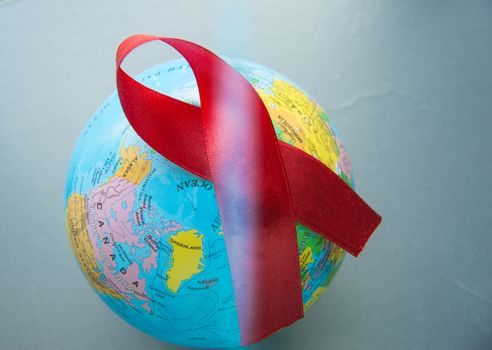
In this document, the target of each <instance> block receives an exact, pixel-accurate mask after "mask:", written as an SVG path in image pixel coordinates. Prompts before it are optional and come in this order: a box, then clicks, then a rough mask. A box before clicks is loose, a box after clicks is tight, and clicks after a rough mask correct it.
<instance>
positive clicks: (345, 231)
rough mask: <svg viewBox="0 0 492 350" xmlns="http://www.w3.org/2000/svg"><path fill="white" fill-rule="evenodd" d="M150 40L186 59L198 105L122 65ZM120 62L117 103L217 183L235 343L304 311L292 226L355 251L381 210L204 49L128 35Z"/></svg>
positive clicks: (155, 143)
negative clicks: (280, 134) (291, 136)
mask: <svg viewBox="0 0 492 350" xmlns="http://www.w3.org/2000/svg"><path fill="white" fill-rule="evenodd" d="M154 40H160V41H162V42H164V43H167V44H168V45H170V46H171V47H173V48H174V49H175V50H177V51H178V52H179V53H180V54H181V55H182V56H183V57H184V58H185V60H186V61H187V62H188V63H189V65H190V67H191V69H192V70H193V73H194V75H195V78H196V81H197V86H198V90H199V95H200V105H201V107H196V106H193V105H190V104H187V103H184V102H182V101H179V100H176V99H174V98H171V97H169V96H166V95H163V94H160V93H158V92H156V91H154V90H152V89H149V88H147V87H145V86H144V85H142V84H140V83H138V82H137V81H135V80H134V79H133V78H131V77H130V76H129V75H128V74H127V73H125V71H123V69H122V68H121V63H122V61H123V59H124V58H125V57H126V56H127V55H128V54H129V53H130V51H132V50H133V49H134V48H136V47H137V46H140V45H142V44H144V43H146V42H149V41H154ZM116 66H117V72H116V78H117V88H118V94H119V97H120V101H121V105H122V107H123V110H124V112H125V115H126V117H127V119H128V121H129V122H130V124H131V126H132V127H133V128H134V129H135V131H136V132H137V134H138V135H139V136H140V137H142V139H143V140H144V141H145V142H147V143H148V144H149V145H150V146H151V147H153V148H154V149H155V150H156V151H157V152H159V153H160V154H161V155H163V156H164V157H166V158H167V159H169V160H170V161H172V162H173V163H175V164H177V165H179V166H180V167H182V168H184V169H186V170H188V171H190V172H192V173H194V174H196V175H198V176H200V177H202V178H205V179H207V180H210V181H212V182H213V183H214V186H215V193H216V197H217V202H218V206H219V211H220V215H221V219H222V225H223V230H224V237H225V241H226V247H227V255H228V258H229V264H230V269H231V274H232V280H233V285H234V294H235V299H236V305H237V310H238V317H239V325H240V335H241V344H242V345H248V344H252V343H255V342H257V341H259V340H262V339H264V338H266V337H268V336H269V335H271V334H272V333H274V332H276V331H277V330H279V329H281V328H283V327H286V326H288V325H290V324H291V323H293V322H295V321H296V320H298V319H300V318H302V317H303V303H302V290H301V279H300V270H299V253H298V248H297V238H296V230H295V223H296V222H300V223H302V224H303V225H305V226H307V227H309V228H311V229H312V230H314V231H315V232H317V233H318V234H320V235H322V236H323V237H325V238H326V239H328V240H330V241H332V242H334V243H336V244H337V245H339V246H340V247H342V248H343V249H345V250H346V251H348V252H349V253H351V254H352V255H355V256H357V255H358V254H359V253H360V251H361V250H362V249H363V247H364V245H365V244H366V242H367V240H368V239H369V237H370V235H371V234H372V233H373V231H374V230H375V229H376V227H377V226H378V225H379V223H380V221H381V217H380V216H379V215H378V214H377V213H376V212H375V211H374V210H372V209H371V208H370V207H369V206H368V205H367V204H366V203H365V202H364V201H363V200H362V199H361V198H360V197H359V196H358V195H357V194H356V193H355V192H354V191H353V190H352V189H351V188H350V187H349V186H348V185H346V184H345V182H344V181H343V180H341V179H340V178H339V177H338V176H337V175H336V174H335V173H333V172H332V171H331V170H330V169H329V168H327V167H326V166H325V165H324V164H322V163H321V162H319V161H318V160H316V159H315V158H313V157H311V156H310V155H308V154H306V153H304V152H303V151H301V150H298V149H297V148H295V147H292V146H290V145H288V144H287V143H285V142H282V141H279V140H277V138H276V135H275V131H274V128H273V125H272V122H271V120H270V117H269V114H268V111H267V109H266V108H265V106H264V105H263V102H262V101H261V99H260V97H259V96H258V94H257V93H256V91H255V90H254V88H253V87H252V86H251V85H250V84H249V83H248V82H247V80H245V79H244V78H243V77H242V76H241V75H240V74H239V73H238V72H236V71H235V70H234V69H233V68H232V67H231V66H229V65H228V64H227V63H226V62H224V61H223V60H222V59H221V58H220V57H218V56H217V55H215V54H214V53H212V52H210V51H209V50H207V49H205V48H203V47H201V46H199V45H196V44H194V43H191V42H188V41H184V40H181V39H173V38H163V37H155V36H149V35H134V36H131V37H129V38H128V39H126V40H124V41H123V42H122V43H121V45H120V46H119V48H118V52H117V55H116Z"/></svg>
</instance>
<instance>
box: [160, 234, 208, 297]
mask: <svg viewBox="0 0 492 350" xmlns="http://www.w3.org/2000/svg"><path fill="white" fill-rule="evenodd" d="M169 243H170V244H171V245H172V247H173V253H172V256H171V258H172V266H171V268H170V269H169V271H168V272H167V278H168V279H167V287H168V288H169V290H171V291H173V292H174V293H176V292H177V291H178V289H179V287H180V286H181V283H182V282H183V281H185V280H187V279H190V278H191V276H193V275H194V274H196V273H199V272H201V271H202V270H203V264H202V259H203V245H202V244H203V234H201V235H198V231H197V230H189V231H180V232H178V233H177V234H176V235H174V236H171V237H170V238H169Z"/></svg>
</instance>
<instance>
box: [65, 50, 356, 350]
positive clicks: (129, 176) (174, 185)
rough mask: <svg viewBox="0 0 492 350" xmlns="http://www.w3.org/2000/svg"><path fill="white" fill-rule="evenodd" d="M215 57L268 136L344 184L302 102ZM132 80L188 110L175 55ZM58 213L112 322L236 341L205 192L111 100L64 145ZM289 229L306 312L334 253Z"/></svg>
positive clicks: (290, 90) (187, 72) (178, 336)
mask: <svg viewBox="0 0 492 350" xmlns="http://www.w3.org/2000/svg"><path fill="white" fill-rule="evenodd" d="M225 60H226V61H227V62H228V63H229V64H230V65H232V66H233V67H234V68H235V69H236V70H237V71H238V72H239V73H240V74H241V75H243V76H244V77H245V78H246V79H247V80H248V81H249V83H250V84H252V86H253V87H254V88H255V90H256V91H257V93H258V94H259V96H260V97H261V99H262V100H263V102H264V104H265V106H266V107H267V109H268V112H269V114H270V117H271V119H272V122H273V125H274V128H275V131H276V134H277V137H278V139H280V140H282V141H285V142H287V143H289V144H291V145H293V146H295V147H297V148H300V149H302V150H303V151H304V152H306V153H308V154H310V155H311V156H313V157H315V158H317V159H318V160H320V161H321V162H322V163H324V164H325V165H326V166H327V167H329V168H330V169H331V170H332V171H334V172H335V173H336V174H337V175H338V176H339V177H341V178H342V179H343V180H344V181H345V182H346V183H348V184H349V185H350V186H352V187H353V186H354V183H353V179H352V174H351V167H350V162H349V159H348V157H347V154H346V152H345V150H344V147H343V145H342V143H341V142H340V139H339V137H338V135H337V133H336V131H335V127H334V125H333V122H332V121H331V120H330V119H329V117H328V116H327V115H326V114H325V112H324V111H323V109H322V108H321V107H320V106H319V105H318V104H317V103H316V102H315V101H314V100H313V99H312V98H310V97H309V96H308V95H307V94H306V93H305V92H304V91H303V90H302V89H301V88H300V87H298V86H297V85H295V84H294V83H293V82H291V81H290V80H289V79H288V78H286V77H284V76H282V75H281V74H279V73H277V72H275V71H273V70H271V69H269V68H267V67H264V66H261V65H258V64H255V63H251V62H247V61H244V60H236V59H234V60H232V59H227V58H226V59H225ZM138 80H139V81H140V82H142V83H143V84H144V85H146V86H148V87H150V88H152V89H154V90H156V91H159V92H161V93H164V94H166V95H169V96H172V97H174V98H177V99H180V100H182V101H185V102H187V103H191V104H194V105H199V94H198V89H197V86H196V81H195V79H194V76H193V73H192V70H191V68H190V66H189V65H188V64H187V63H186V61H184V60H176V61H171V62H167V63H164V64H161V65H158V66H156V67H153V68H151V69H149V70H147V71H145V72H144V73H142V74H141V75H139V77H138ZM177 117H179V116H177ZM65 208H66V224H67V232H68V236H69V240H70V243H71V245H72V248H73V251H74V254H75V256H76V258H77V260H78V263H79V265H80V268H81V270H82V272H83V273H84V275H85V276H86V277H87V279H88V280H89V282H90V284H91V285H92V287H93V288H94V289H95V291H96V292H97V294H98V295H99V296H100V297H101V299H102V300H103V301H104V302H105V303H106V304H107V305H108V306H109V307H110V308H111V309H112V310H113V311H114V312H116V313H117V314H118V315H119V316H121V317H122V318H123V319H124V320H126V321H127V322H129V323H130V324H132V325H133V326H135V327H137V328H138V329H140V330H142V331H144V332H146V333H148V334H150V335H152V336H154V337H156V338H159V339H161V340H164V341H167V342H170V343H175V344H179V345H183V346H190V347H205V348H217V347H233V346H238V345H239V344H240V332H239V323H238V314H237V309H236V304H235V298H234V290H233V284H232V279H231V272H230V269H229V262H228V258H227V251H226V245H225V240H224V235H223V232H222V227H221V219H220V215H219V209H218V205H217V202H216V197H215V192H214V185H213V183H211V182H209V181H207V180H204V179H202V178H199V177H197V176H196V175H193V174H192V173H190V172H188V171H186V170H184V169H182V168H180V167H178V166H177V165H175V164H173V163H172V162H170V161H169V160H167V159H165V158H164V157H163V156H161V155H160V154H159V153H157V152H156V151H154V150H153V149H152V148H151V147H150V146H148V145H147V144H146V143H145V142H144V141H143V140H142V139H141V138H140V137H139V136H138V135H137V134H136V133H135V131H134V130H133V129H132V127H131V126H130V125H129V123H128V121H127V119H126V117H125V115H124V113H123V111H122V108H121V105H120V102H119V99H118V96H117V94H116V93H115V94H113V95H112V96H110V97H109V98H108V99H107V100H106V101H105V102H104V103H103V105H102V106H101V107H100V108H99V110H98V111H97V112H96V113H95V115H94V116H93V118H92V119H91V120H90V122H89V123H88V125H87V126H86V127H85V129H84V131H83V132H82V135H81V136H80V138H79V140H78V142H77V144H76V147H75V151H74V153H73V156H72V160H71V164H70V167H69V171H68V179H67V183H66V191H65ZM296 229H297V241H298V248H299V262H300V266H299V269H300V273H301V282H302V298H303V304H304V309H305V310H307V309H308V308H309V307H310V306H311V305H312V304H313V303H314V302H315V301H316V300H317V299H318V298H319V296H320V295H321V294H322V293H323V292H324V291H325V290H326V288H327V286H328V284H329V283H330V281H331V280H332V278H333V277H334V276H335V274H336V272H337V270H338V269H339V267H340V264H341V262H342V260H343V257H344V254H345V252H344V251H343V250H342V249H341V248H340V247H338V246H337V245H335V244H333V243H331V242H329V241H327V240H326V239H324V238H323V237H321V236H320V235H318V234H317V233H315V232H313V231H312V230H310V229H309V228H307V227H305V226H303V225H301V224H297V225H296ZM271 253H272V254H275V252H271Z"/></svg>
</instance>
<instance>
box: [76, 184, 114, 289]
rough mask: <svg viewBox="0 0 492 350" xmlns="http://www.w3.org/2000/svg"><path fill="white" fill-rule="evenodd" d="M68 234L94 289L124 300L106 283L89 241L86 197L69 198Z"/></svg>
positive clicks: (78, 195) (81, 266)
mask: <svg viewBox="0 0 492 350" xmlns="http://www.w3.org/2000/svg"><path fill="white" fill-rule="evenodd" d="M66 214H67V233H68V238H69V240H70V244H71V245H72V249H73V252H74V255H75V257H76V258H77V260H78V262H79V265H80V268H81V269H82V272H83V273H84V275H85V276H86V277H87V279H88V280H89V282H90V283H91V285H92V287H93V288H94V289H96V290H97V291H99V292H100V293H103V294H106V295H109V296H112V297H114V298H122V296H121V295H120V294H119V293H117V292H115V291H114V290H113V289H111V288H109V287H108V286H107V285H106V284H105V283H104V282H103V279H104V276H103V275H102V274H101V271H100V270H99V266H98V264H97V261H96V257H95V256H94V250H93V247H92V244H91V242H90V240H89V231H88V229H87V214H86V207H85V198H84V196H82V195H80V194H78V193H74V194H72V195H71V196H70V197H69V198H68V205H67V212H66Z"/></svg>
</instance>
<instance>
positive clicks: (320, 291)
mask: <svg viewBox="0 0 492 350" xmlns="http://www.w3.org/2000/svg"><path fill="white" fill-rule="evenodd" d="M327 288H328V287H327V286H321V287H318V288H316V290H315V291H314V292H313V295H312V297H311V299H310V300H309V301H308V302H307V303H306V304H304V311H306V310H307V309H309V307H310V306H311V305H313V304H314V303H315V302H316V301H317V300H318V299H319V297H320V296H321V294H323V293H324V292H325V291H326V289H327Z"/></svg>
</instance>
